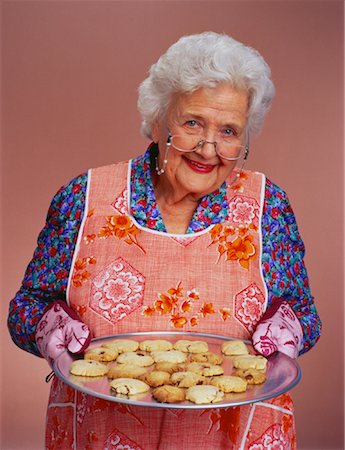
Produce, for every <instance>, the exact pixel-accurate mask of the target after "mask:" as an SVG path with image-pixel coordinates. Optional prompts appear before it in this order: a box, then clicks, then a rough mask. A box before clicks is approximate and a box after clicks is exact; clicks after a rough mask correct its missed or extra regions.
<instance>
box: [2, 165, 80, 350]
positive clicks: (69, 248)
mask: <svg viewBox="0 0 345 450" xmlns="http://www.w3.org/2000/svg"><path fill="white" fill-rule="evenodd" d="M86 186H87V174H86V173H84V174H82V175H80V176H78V177H76V178H74V179H73V180H72V181H71V182H70V183H68V184H66V185H65V186H63V187H62V188H61V189H60V190H59V191H58V192H57V194H56V195H55V196H54V198H53V200H52V202H51V204H50V208H49V210H48V214H47V218H46V224H45V226H44V228H43V229H42V231H41V232H40V234H39V236H38V240H37V248H36V250H35V252H34V255H33V258H32V260H31V262H30V263H29V265H28V267H27V269H26V272H25V275H24V279H23V282H22V286H21V288H20V289H19V291H18V292H17V294H16V295H15V297H14V299H13V300H12V301H11V302H10V307H9V315H8V328H9V332H10V334H11V337H12V340H13V341H14V343H15V344H16V345H17V346H18V347H20V348H22V349H23V350H26V351H28V352H30V353H33V354H34V355H37V356H40V353H39V351H38V349H37V346H36V342H35V332H36V326H37V323H38V322H39V320H40V319H41V317H42V316H43V314H44V313H45V311H46V310H47V309H48V307H49V305H50V304H51V303H52V302H54V301H56V300H63V301H66V288H67V282H68V276H69V271H70V267H71V263H72V257H73V252H74V248H75V244H76V241H77V237H78V231H79V228H80V225H81V221H82V218H83V213H84V207H85V195H86Z"/></svg>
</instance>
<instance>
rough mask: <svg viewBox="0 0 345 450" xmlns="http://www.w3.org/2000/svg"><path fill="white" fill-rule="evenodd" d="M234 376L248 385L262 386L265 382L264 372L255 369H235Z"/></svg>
mask: <svg viewBox="0 0 345 450" xmlns="http://www.w3.org/2000/svg"><path fill="white" fill-rule="evenodd" d="M235 375H236V376H237V377H241V378H243V379H244V380H246V382H247V383H248V384H262V383H264V382H265V381H266V375H265V372H263V371H262V370H257V369H246V370H244V369H237V370H236V371H235Z"/></svg>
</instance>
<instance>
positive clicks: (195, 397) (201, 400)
mask: <svg viewBox="0 0 345 450" xmlns="http://www.w3.org/2000/svg"><path fill="white" fill-rule="evenodd" d="M223 398H224V392H223V391H221V390H220V389H218V388H217V387H216V386H209V385H206V386H205V385H203V386H193V387H190V388H189V389H187V392H186V399H187V400H189V401H191V402H193V403H196V404H197V405H202V404H206V403H216V402H220V401H222V400H223Z"/></svg>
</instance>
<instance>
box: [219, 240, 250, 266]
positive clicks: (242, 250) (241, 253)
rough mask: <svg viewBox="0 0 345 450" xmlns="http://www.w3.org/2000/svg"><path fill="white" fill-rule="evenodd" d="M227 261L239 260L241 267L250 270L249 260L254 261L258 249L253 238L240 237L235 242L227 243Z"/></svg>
mask: <svg viewBox="0 0 345 450" xmlns="http://www.w3.org/2000/svg"><path fill="white" fill-rule="evenodd" d="M226 247H227V257H226V259H227V260H238V262H239V263H240V265H241V266H242V267H244V268H245V269H247V270H248V269H249V260H251V259H253V258H254V256H255V254H256V249H255V246H254V244H253V237H252V236H251V235H248V236H246V237H244V238H241V237H238V238H236V239H235V240H234V241H233V242H227V244H226Z"/></svg>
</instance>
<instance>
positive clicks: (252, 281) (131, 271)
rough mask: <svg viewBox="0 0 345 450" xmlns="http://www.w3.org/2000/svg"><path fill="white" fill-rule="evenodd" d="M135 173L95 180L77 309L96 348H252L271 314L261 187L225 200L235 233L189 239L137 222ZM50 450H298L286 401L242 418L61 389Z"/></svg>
mask: <svg viewBox="0 0 345 450" xmlns="http://www.w3.org/2000/svg"><path fill="white" fill-rule="evenodd" d="M129 173H130V164H128V163H119V164H114V165H111V166H106V167H101V168H98V169H95V170H91V171H90V172H89V183H88V192H87V202H86V211H85V215H84V220H83V224H82V226H81V229H80V232H79V236H78V241H77V245H76V250H75V254H74V257H73V262H72V267H71V272H70V278H69V285H68V291H67V298H68V302H69V305H70V306H71V307H72V308H73V309H74V310H75V311H76V312H77V313H78V314H79V315H80V317H81V319H82V320H83V321H84V322H85V323H86V324H87V325H88V326H89V327H90V329H91V330H92V334H93V337H100V336H105V335H113V334H119V333H131V332H137V331H193V332H200V333H211V334H221V335H227V336H230V337H236V338H240V339H250V336H251V334H252V332H253V329H254V327H255V325H256V323H257V322H258V321H259V320H260V317H261V316H262V314H263V312H264V311H265V309H266V305H267V289H266V286H265V283H264V280H263V276H262V272H261V245H262V242H261V229H260V223H261V215H262V208H263V199H264V189H265V178H264V176H263V175H262V174H259V173H255V172H247V171H246V172H243V173H242V174H241V176H240V179H239V182H238V183H237V184H236V185H235V186H233V187H232V188H231V189H228V192H227V195H228V199H229V220H228V222H225V223H222V224H217V225H212V226H210V227H209V228H208V229H207V230H204V231H202V232H199V233H195V234H193V235H188V236H187V235H170V234H167V233H160V232H157V231H152V230H149V229H147V228H143V227H141V226H140V225H139V224H138V223H137V222H136V221H135V220H134V219H133V218H132V217H131V216H130V215H129V212H128V211H129V210H128V205H129V203H130V199H129V198H128V195H129V193H130V186H129V183H130V181H128V180H129V179H130V178H129ZM127 184H128V185H127ZM46 443H47V448H49V449H58V448H61V449H100V450H105V449H109V450H110V449H112V450H115V449H119V450H120V449H127V450H130V449H133V450H139V449H143V450H151V449H164V450H175V449H188V450H189V449H198V450H202V449H205V450H206V449H207V450H210V449H236V450H237V449H251V450H254V449H255V450H259V449H266V448H267V449H274V450H278V449H284V450H285V449H294V448H296V447H295V426H294V418H293V404H292V401H291V398H290V396H289V395H288V394H284V395H282V396H280V397H277V398H275V399H273V400H269V401H265V402H259V403H255V404H252V405H248V406H243V407H234V408H215V409H206V410H182V409H161V408H146V407H138V406H128V405H125V404H121V403H114V402H108V401H105V400H101V399H97V398H94V397H91V396H88V395H86V394H84V393H80V392H78V391H75V390H73V389H72V388H70V387H68V386H67V385H65V384H64V383H63V382H61V381H59V380H58V379H57V378H55V379H54V381H53V385H52V389H51V394H50V401H49V406H48V418H47V428H46Z"/></svg>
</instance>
